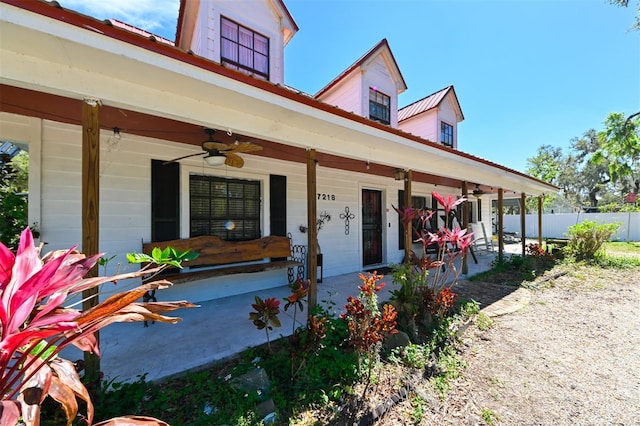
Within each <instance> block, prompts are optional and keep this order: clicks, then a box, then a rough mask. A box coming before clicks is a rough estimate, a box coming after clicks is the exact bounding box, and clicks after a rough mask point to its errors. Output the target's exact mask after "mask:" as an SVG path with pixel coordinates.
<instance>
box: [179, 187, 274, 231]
mask: <svg viewBox="0 0 640 426" xmlns="http://www.w3.org/2000/svg"><path fill="white" fill-rule="evenodd" d="M260 194H261V191H260V182H258V181H249V180H241V179H227V178H221V177H216V176H198V175H192V176H190V177H189V202H190V207H191V210H190V236H191V237H197V236H200V235H215V236H217V237H220V238H222V239H223V240H228V241H241V240H252V239H255V238H260V237H261V234H260V207H261V206H260Z"/></svg>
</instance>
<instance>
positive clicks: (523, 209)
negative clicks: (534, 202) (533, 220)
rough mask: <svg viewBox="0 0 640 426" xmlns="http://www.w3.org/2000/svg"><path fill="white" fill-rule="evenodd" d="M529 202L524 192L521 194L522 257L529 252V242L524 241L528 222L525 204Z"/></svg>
mask: <svg viewBox="0 0 640 426" xmlns="http://www.w3.org/2000/svg"><path fill="white" fill-rule="evenodd" d="M526 201H527V196H526V194H525V193H524V192H523V193H522V194H520V235H521V238H520V243H521V244H522V255H523V256H524V255H525V254H526V250H527V242H526V241H525V240H524V237H525V233H526V225H527V224H526V221H527V208H526V205H525V202H526Z"/></svg>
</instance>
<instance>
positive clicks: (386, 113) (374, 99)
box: [369, 87, 391, 124]
mask: <svg viewBox="0 0 640 426" xmlns="http://www.w3.org/2000/svg"><path fill="white" fill-rule="evenodd" d="M390 117H391V98H389V97H388V96H387V95H385V94H384V93H380V92H378V91H377V90H376V89H375V88H373V87H369V118H370V119H372V120H376V121H379V122H381V123H382V124H390V123H391V119H390Z"/></svg>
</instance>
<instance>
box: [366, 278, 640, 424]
mask: <svg viewBox="0 0 640 426" xmlns="http://www.w3.org/2000/svg"><path fill="white" fill-rule="evenodd" d="M461 355H462V358H463V359H464V362H465V363H466V369H465V370H464V372H463V375H462V377H460V378H458V379H456V380H455V381H454V382H453V383H452V389H451V391H450V392H449V393H448V395H447V396H446V398H445V399H444V400H442V399H438V398H433V399H432V400H431V401H430V404H429V407H428V409H426V410H423V411H424V412H423V413H422V419H421V422H420V423H419V424H424V425H435V424H437V425H483V424H489V425H640V271H638V270H624V271H612V270H600V269H596V268H580V267H574V268H569V270H568V273H567V274H566V275H564V276H562V277H559V278H557V279H554V280H550V281H547V282H545V283H542V284H540V285H538V286H537V287H536V288H533V289H532V296H531V301H530V303H529V304H528V305H526V306H525V307H524V308H523V309H521V310H519V311H517V312H515V313H511V314H508V315H504V316H500V317H497V318H495V322H494V325H493V326H492V327H491V328H489V329H488V330H486V331H480V330H479V329H477V328H476V327H471V328H469V329H468V330H467V331H466V333H465V334H464V337H463V344H462V346H461ZM410 400H411V398H408V399H407V400H405V401H404V402H403V403H402V404H399V405H397V406H395V407H394V408H393V409H392V410H391V412H389V413H388V414H387V415H386V416H385V417H384V418H383V419H382V420H381V421H380V422H379V423H378V424H385V425H392V424H412V423H413V421H411V420H410V419H411V417H410V413H412V412H415V410H416V406H415V404H414V405H412V404H411V402H410Z"/></svg>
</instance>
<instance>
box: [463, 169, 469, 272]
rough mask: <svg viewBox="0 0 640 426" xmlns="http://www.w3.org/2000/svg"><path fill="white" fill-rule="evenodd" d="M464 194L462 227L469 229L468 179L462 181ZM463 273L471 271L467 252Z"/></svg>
mask: <svg viewBox="0 0 640 426" xmlns="http://www.w3.org/2000/svg"><path fill="white" fill-rule="evenodd" d="M462 196H463V197H464V200H465V201H464V202H463V203H462V229H466V230H469V188H468V187H467V181H466V180H465V181H463V182H462ZM462 273H463V274H465V275H466V274H468V273H469V263H468V258H467V252H465V253H464V255H463V256H462Z"/></svg>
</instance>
